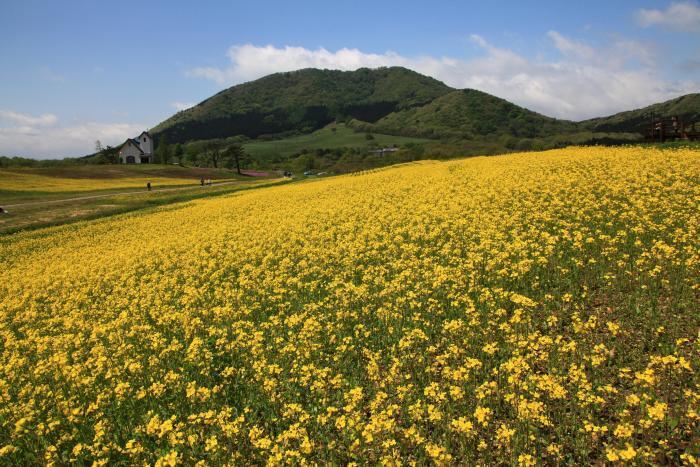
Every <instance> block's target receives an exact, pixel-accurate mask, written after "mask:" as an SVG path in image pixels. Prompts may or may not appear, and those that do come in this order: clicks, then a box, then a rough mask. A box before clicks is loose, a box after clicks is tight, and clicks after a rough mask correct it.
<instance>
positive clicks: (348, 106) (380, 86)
mask: <svg viewBox="0 0 700 467" xmlns="http://www.w3.org/2000/svg"><path fill="white" fill-rule="evenodd" d="M450 91H452V88H450V87H449V86H447V85H445V84H443V83H441V82H440V81H438V80H436V79H433V78H429V77H427V76H423V75H421V74H419V73H416V72H414V71H410V70H407V69H405V68H401V67H392V68H379V69H371V70H370V69H367V68H362V69H359V70H357V71H338V70H318V69H304V70H299V71H294V72H287V73H275V74H272V75H269V76H266V77H264V78H260V79H258V80H255V81H251V82H248V83H243V84H240V85H237V86H233V87H231V88H228V89H226V90H224V91H221V92H220V93H218V94H216V95H214V96H212V97H211V98H209V99H207V100H205V101H203V102H201V103H200V104H198V105H196V106H195V107H192V108H191V109H188V110H185V111H182V112H179V113H177V114H175V115H174V116H172V117H171V118H169V119H167V120H165V121H164V122H162V123H160V124H159V125H158V126H156V127H155V128H153V129H152V133H153V134H155V135H157V136H159V137H162V136H165V137H166V139H167V141H168V142H171V143H173V142H185V141H190V140H202V139H214V138H225V137H229V136H235V135H244V136H247V137H249V138H256V137H258V136H260V135H265V134H280V133H285V132H296V133H310V132H312V131H314V130H317V129H319V128H322V127H324V126H326V125H327V124H329V123H331V122H332V121H334V120H337V119H346V118H356V119H359V120H362V121H367V122H374V121H377V120H379V119H380V118H382V117H384V116H386V115H388V114H389V113H391V112H394V111H396V110H401V109H406V108H410V107H414V106H419V105H424V104H426V103H428V102H430V101H432V100H433V99H435V98H437V97H439V96H441V95H444V94H447V93H449V92H450Z"/></svg>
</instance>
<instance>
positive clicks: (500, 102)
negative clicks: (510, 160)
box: [355, 89, 577, 139]
mask: <svg viewBox="0 0 700 467" xmlns="http://www.w3.org/2000/svg"><path fill="white" fill-rule="evenodd" d="M355 124H357V122H355ZM359 126H362V125H361V124H360V125H359ZM364 127H365V128H367V129H369V128H372V129H374V130H375V131H377V132H384V133H390V134H404V135H412V136H413V135H415V136H424V137H428V138H436V137H456V138H463V139H471V138H475V137H483V136H487V135H502V134H507V135H511V136H515V137H524V138H534V137H542V136H550V135H554V134H560V133H571V132H574V131H576V130H577V125H576V123H574V122H571V121H566V120H557V119H554V118H550V117H546V116H544V115H541V114H538V113H536V112H533V111H531V110H528V109H525V108H523V107H520V106H517V105H515V104H513V103H511V102H508V101H506V100H504V99H501V98H498V97H496V96H492V95H490V94H487V93H485V92H481V91H477V90H475V89H464V90H458V91H453V92H451V93H449V94H445V95H443V96H440V97H438V98H437V99H435V100H433V101H432V102H430V103H428V104H426V105H424V106H421V107H414V108H407V109H402V110H399V111H396V112H393V113H391V114H389V115H387V116H386V117H383V118H381V119H380V120H378V121H377V122H376V123H375V124H373V125H364Z"/></svg>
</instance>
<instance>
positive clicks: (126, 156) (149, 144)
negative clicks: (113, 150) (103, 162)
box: [119, 131, 153, 164]
mask: <svg viewBox="0 0 700 467" xmlns="http://www.w3.org/2000/svg"><path fill="white" fill-rule="evenodd" d="M119 162H121V163H122V164H152V163H153V137H152V136H151V135H150V134H149V133H148V132H147V131H144V132H143V133H141V134H140V135H139V136H138V137H137V138H133V139H132V138H129V139H127V140H126V142H125V143H124V144H122V147H121V148H119Z"/></svg>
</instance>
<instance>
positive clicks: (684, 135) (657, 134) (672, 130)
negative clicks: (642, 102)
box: [645, 114, 700, 143]
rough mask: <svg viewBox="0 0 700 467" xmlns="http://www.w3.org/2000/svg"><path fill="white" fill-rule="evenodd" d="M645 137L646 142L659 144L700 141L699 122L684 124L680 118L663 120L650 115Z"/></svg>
mask: <svg viewBox="0 0 700 467" xmlns="http://www.w3.org/2000/svg"><path fill="white" fill-rule="evenodd" d="M645 137H646V140H647V141H653V142H659V143H662V142H664V141H678V140H685V141H700V122H684V121H683V119H682V118H680V117H671V118H663V117H656V116H655V115H654V114H651V116H650V119H649V124H648V125H647V131H646V135H645Z"/></svg>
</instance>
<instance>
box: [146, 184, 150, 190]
mask: <svg viewBox="0 0 700 467" xmlns="http://www.w3.org/2000/svg"><path fill="white" fill-rule="evenodd" d="M146 189H147V190H148V191H151V182H146Z"/></svg>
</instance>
